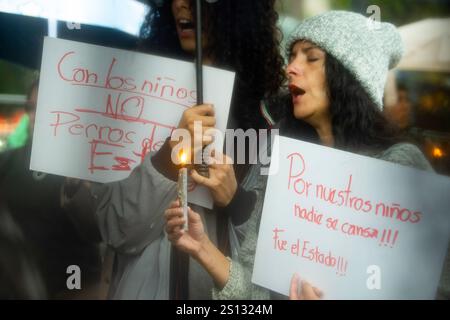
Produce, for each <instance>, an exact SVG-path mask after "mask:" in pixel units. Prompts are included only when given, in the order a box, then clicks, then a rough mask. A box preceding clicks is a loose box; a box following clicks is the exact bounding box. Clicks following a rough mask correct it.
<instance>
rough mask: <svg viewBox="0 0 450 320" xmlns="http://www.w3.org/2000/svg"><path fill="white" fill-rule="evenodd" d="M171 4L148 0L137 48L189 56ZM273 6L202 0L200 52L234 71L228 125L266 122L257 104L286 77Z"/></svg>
mask: <svg viewBox="0 0 450 320" xmlns="http://www.w3.org/2000/svg"><path fill="white" fill-rule="evenodd" d="M159 2H161V1H159ZM171 3H172V1H171V0H166V1H164V2H163V3H162V4H161V5H157V4H156V3H155V1H149V5H150V11H149V13H148V15H147V17H146V20H145V23H144V24H143V26H142V28H141V39H142V40H141V43H140V47H141V49H142V50H144V51H147V52H153V53H156V54H161V55H166V56H172V57H175V58H180V59H189V60H192V59H193V57H190V56H189V55H188V54H186V53H185V52H183V50H182V49H181V47H180V44H179V40H178V36H177V32H176V26H175V21H174V19H173V15H172V11H171ZM193 5H194V4H193ZM274 6H275V0H245V1H243V0H218V1H217V2H214V3H208V2H206V1H205V2H204V5H203V7H202V8H203V12H202V15H203V17H204V21H205V23H204V26H205V27H204V34H205V36H206V38H207V39H206V43H208V44H211V45H210V46H209V47H208V48H205V55H208V56H210V57H213V60H214V65H215V66H217V67H219V68H224V69H230V70H232V71H235V72H236V83H235V88H234V96H233V101H232V108H231V112H230V118H231V119H232V120H231V122H230V123H229V127H233V128H243V129H248V128H255V129H258V128H261V127H265V122H264V119H263V117H262V116H261V115H260V112H259V103H260V101H261V99H263V98H265V97H268V96H271V95H273V94H276V93H277V92H278V90H279V88H280V87H281V86H282V84H283V82H284V80H285V76H284V72H283V63H284V62H283V59H282V57H281V54H280V52H279V44H280V41H281V32H279V30H278V28H277V25H276V23H277V20H278V14H277V13H276V11H275V9H274ZM194 12H195V10H194Z"/></svg>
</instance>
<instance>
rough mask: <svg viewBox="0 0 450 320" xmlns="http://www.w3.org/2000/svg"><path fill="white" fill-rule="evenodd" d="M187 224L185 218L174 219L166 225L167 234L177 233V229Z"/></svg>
mask: <svg viewBox="0 0 450 320" xmlns="http://www.w3.org/2000/svg"><path fill="white" fill-rule="evenodd" d="M185 223H186V220H185V219H184V218H173V219H171V220H169V221H167V223H166V232H167V233H168V234H169V233H172V232H174V231H176V230H175V229H176V228H181V227H183V225H184V224H185Z"/></svg>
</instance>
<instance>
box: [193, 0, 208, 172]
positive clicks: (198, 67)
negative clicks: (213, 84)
mask: <svg viewBox="0 0 450 320" xmlns="http://www.w3.org/2000/svg"><path fill="white" fill-rule="evenodd" d="M202 24H203V22H202V0H195V74H196V79H197V105H200V104H203V41H202V40H203V39H202V30H203V26H202ZM195 169H196V170H197V172H198V174H199V175H201V176H204V177H206V178H209V168H208V166H207V165H206V163H205V161H204V159H203V152H202V163H201V164H199V165H196V166H195Z"/></svg>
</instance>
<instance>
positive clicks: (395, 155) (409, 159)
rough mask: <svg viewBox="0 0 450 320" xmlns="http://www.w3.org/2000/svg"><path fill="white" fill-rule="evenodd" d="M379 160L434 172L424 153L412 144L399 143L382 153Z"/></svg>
mask: <svg viewBox="0 0 450 320" xmlns="http://www.w3.org/2000/svg"><path fill="white" fill-rule="evenodd" d="M377 158H379V159H383V160H386V161H389V162H393V163H397V164H401V165H404V166H407V167H412V168H415V169H420V170H426V171H433V168H432V166H431V164H430V163H429V162H428V160H427V158H426V157H425V155H424V154H423V153H422V151H420V149H419V148H418V147H417V146H415V145H413V144H411V143H397V144H395V145H393V146H391V147H390V148H388V149H386V150H385V151H383V152H381V153H380V154H379V155H378V157H377Z"/></svg>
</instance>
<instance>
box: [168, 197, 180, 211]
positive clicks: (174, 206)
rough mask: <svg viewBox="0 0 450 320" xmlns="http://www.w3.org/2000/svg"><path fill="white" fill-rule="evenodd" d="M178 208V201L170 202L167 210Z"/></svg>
mask: <svg viewBox="0 0 450 320" xmlns="http://www.w3.org/2000/svg"><path fill="white" fill-rule="evenodd" d="M178 207H180V200H179V199H177V200H175V201H172V202H171V203H170V206H169V209H172V208H178Z"/></svg>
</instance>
